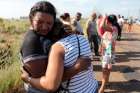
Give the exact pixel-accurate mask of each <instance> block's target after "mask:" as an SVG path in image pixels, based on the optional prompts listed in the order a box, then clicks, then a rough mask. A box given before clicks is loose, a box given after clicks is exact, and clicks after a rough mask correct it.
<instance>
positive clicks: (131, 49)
mask: <svg viewBox="0 0 140 93" xmlns="http://www.w3.org/2000/svg"><path fill="white" fill-rule="evenodd" d="M116 52H117V53H116V55H117V58H116V61H117V63H116V64H115V65H114V66H113V70H112V73H111V76H110V83H109V84H108V85H107V88H106V91H105V92H107V93H140V31H135V32H131V33H127V32H124V33H123V35H122V40H121V41H118V42H117V47H116ZM93 62H94V63H93V64H94V69H95V71H96V72H95V73H96V78H97V80H98V81H99V82H101V66H100V65H99V64H100V62H99V61H93Z"/></svg>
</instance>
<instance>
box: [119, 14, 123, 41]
mask: <svg viewBox="0 0 140 93" xmlns="http://www.w3.org/2000/svg"><path fill="white" fill-rule="evenodd" d="M123 23H124V19H123V18H122V17H121V16H120V15H118V24H119V26H120V29H119V30H118V37H117V39H118V40H120V39H121V33H122V28H123Z"/></svg>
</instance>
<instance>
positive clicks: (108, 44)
mask: <svg viewBox="0 0 140 93" xmlns="http://www.w3.org/2000/svg"><path fill="white" fill-rule="evenodd" d="M115 22H116V20H115V17H114V15H109V16H108V17H105V18H104V20H103V23H104V24H103V25H102V26H104V27H103V28H104V31H105V32H104V34H103V36H102V68H103V77H102V85H101V87H100V89H99V93H104V89H105V84H106V83H107V82H108V80H109V75H110V71H111V69H112V63H113V62H114V58H115V54H114V52H115V42H116V38H117V28H116V26H115Z"/></svg>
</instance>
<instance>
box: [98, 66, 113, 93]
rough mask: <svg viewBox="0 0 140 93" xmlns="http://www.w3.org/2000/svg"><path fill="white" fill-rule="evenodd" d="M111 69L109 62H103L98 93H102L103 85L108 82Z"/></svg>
mask: <svg viewBox="0 0 140 93" xmlns="http://www.w3.org/2000/svg"><path fill="white" fill-rule="evenodd" d="M111 69H112V65H111V64H103V70H102V83H101V86H100V89H99V93H104V90H105V86H106V84H107V83H108V82H109V76H110V72H111Z"/></svg>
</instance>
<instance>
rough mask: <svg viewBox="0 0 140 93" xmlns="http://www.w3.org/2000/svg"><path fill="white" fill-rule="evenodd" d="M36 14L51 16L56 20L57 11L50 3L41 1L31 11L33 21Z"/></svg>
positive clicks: (30, 17)
mask: <svg viewBox="0 0 140 93" xmlns="http://www.w3.org/2000/svg"><path fill="white" fill-rule="evenodd" d="M36 12H43V13H49V14H51V15H52V16H53V17H54V19H56V9H55V7H54V6H53V5H52V4H51V3H50V2H48V1H39V2H37V3H36V4H35V5H33V7H32V8H31V10H30V13H29V19H30V21H31V20H32V18H33V16H34V15H35V13H36Z"/></svg>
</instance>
